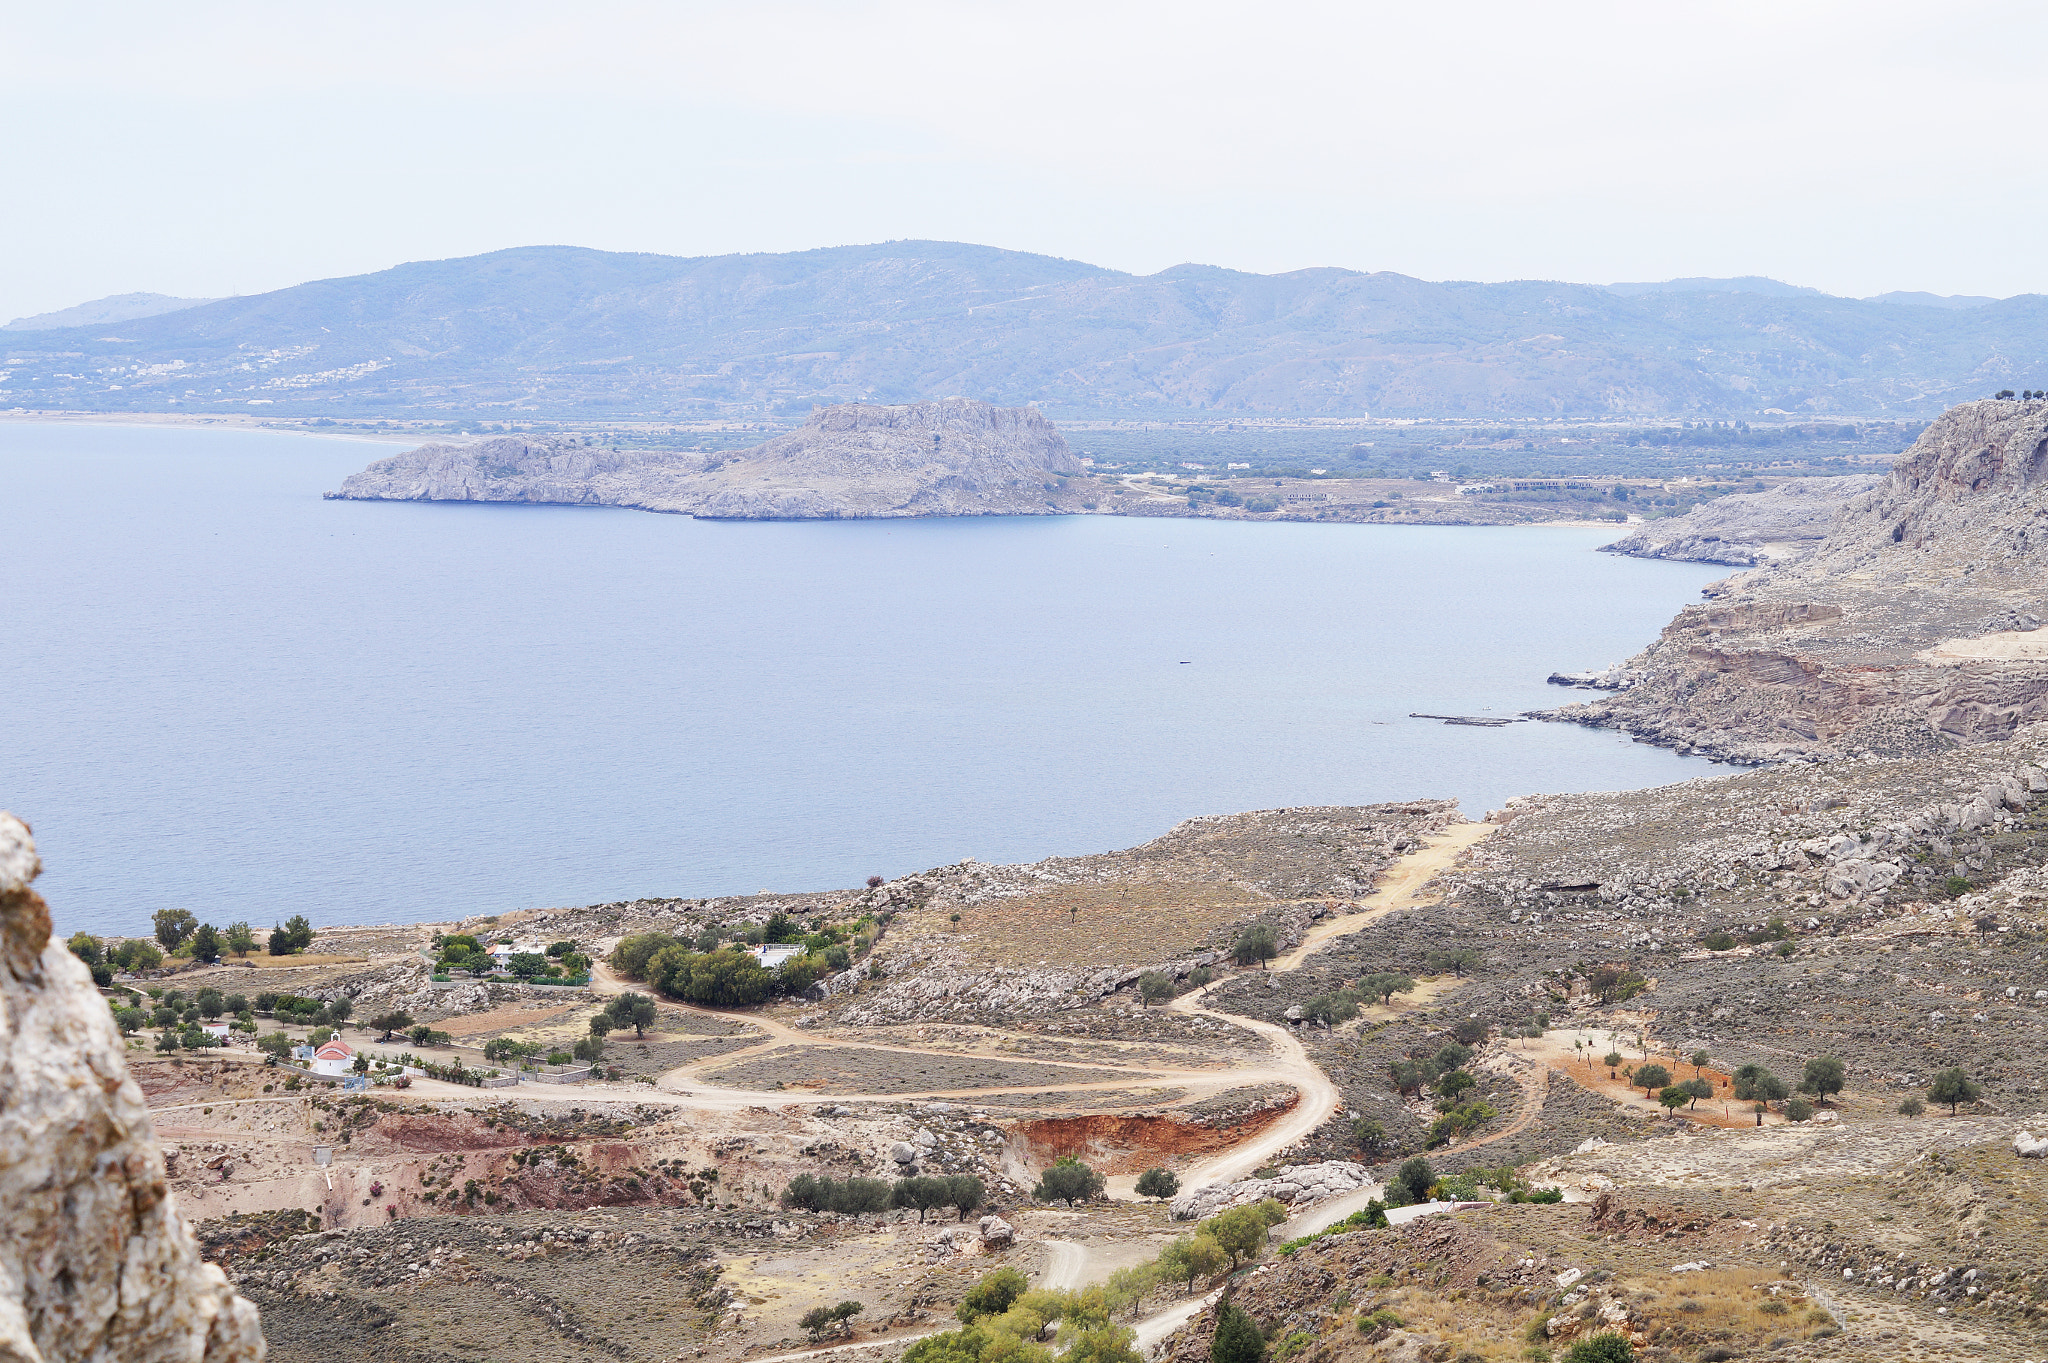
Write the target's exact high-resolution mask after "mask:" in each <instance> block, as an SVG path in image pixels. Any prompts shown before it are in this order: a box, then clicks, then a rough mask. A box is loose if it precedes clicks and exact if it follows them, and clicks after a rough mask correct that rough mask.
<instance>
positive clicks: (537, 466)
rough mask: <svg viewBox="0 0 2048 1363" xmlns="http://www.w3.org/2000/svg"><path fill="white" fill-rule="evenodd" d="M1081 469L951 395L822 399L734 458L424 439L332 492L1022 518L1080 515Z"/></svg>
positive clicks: (544, 440) (1002, 418) (1036, 419)
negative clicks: (896, 401) (882, 403)
mask: <svg viewBox="0 0 2048 1363" xmlns="http://www.w3.org/2000/svg"><path fill="white" fill-rule="evenodd" d="M1081 471H1082V470H1081V463H1080V461H1079V460H1078V459H1076V458H1075V457H1074V456H1073V454H1072V452H1070V451H1069V450H1068V449H1067V442H1066V441H1065V440H1063V439H1062V438H1061V437H1060V433H1059V432H1058V431H1056V430H1054V429H1053V427H1052V423H1050V422H1048V421H1047V420H1046V419H1045V418H1044V417H1043V416H1040V415H1039V414H1038V412H1037V411H1036V410H1034V409H1032V408H1029V407H994V406H991V405H990V404H988V403H986V402H977V401H974V400H972V399H969V398H947V399H945V400H944V401H940V402H919V403H913V404H910V405H908V406H901V407H876V406H869V405H866V404H861V403H845V404H842V405H840V406H836V407H822V408H818V409H817V410H815V411H813V412H812V413H811V416H810V419H809V420H808V421H806V422H804V424H803V425H802V426H801V427H799V428H798V429H797V430H794V431H791V432H789V433H788V434H787V435H781V436H777V437H775V438H774V439H773V440H770V441H768V442H767V443H765V444H762V445H756V446H754V447H753V448H752V449H747V450H740V451H738V452H736V453H726V454H714V455H702V454H679V453H668V452H645V453H624V452H621V451H618V450H610V449H597V448H592V447H591V446H589V445H586V444H584V443H583V442H582V441H581V440H577V439H565V438H561V437H541V438H528V437H523V436H501V437H499V438H497V439H494V440H486V441H483V442H482V443H480V444H475V445H426V446H423V447H421V448H419V449H416V450H411V451H408V452H407V453H405V454H401V455H395V456H393V457H392V458H390V459H380V460H378V461H377V462H376V463H374V464H372V465H370V466H369V467H368V468H367V469H364V470H363V471H362V472H361V473H358V474H356V475H354V476H353V477H351V478H349V479H348V480H347V481H346V482H344V483H343V484H342V486H341V490H340V491H339V492H331V493H329V494H327V495H328V496H329V497H333V498H341V499H345V500H360V501H411V502H535V503H550V504H566V505H571V506H622V507H636V508H639V509H641V510H644V511H671V512H681V513H684V514H687V515H692V516H704V517H716V518H719V519H727V520H831V519H837V518H843V517H844V518H860V519H866V518H875V517H888V516H985V515H1002V516H1031V515H1044V514H1047V513H1055V512H1061V511H1074V510H1079V509H1080V499H1081V496H1082V495H1083V494H1081V493H1080V492H1079V491H1078V490H1072V489H1069V488H1067V487H1065V486H1064V485H1063V484H1064V480H1066V479H1067V478H1069V477H1071V476H1073V475H1074V474H1077V473H1080V472H1081Z"/></svg>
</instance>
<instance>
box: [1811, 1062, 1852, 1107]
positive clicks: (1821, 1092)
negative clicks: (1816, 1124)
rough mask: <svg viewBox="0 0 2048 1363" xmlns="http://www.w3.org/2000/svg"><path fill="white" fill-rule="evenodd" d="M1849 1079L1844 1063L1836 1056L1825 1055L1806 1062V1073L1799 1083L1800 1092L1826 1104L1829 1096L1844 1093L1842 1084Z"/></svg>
mask: <svg viewBox="0 0 2048 1363" xmlns="http://www.w3.org/2000/svg"><path fill="white" fill-rule="evenodd" d="M1847 1078H1848V1070H1847V1068H1846V1067H1845V1066H1844V1065H1843V1064H1842V1062H1841V1061H1839V1060H1837V1059H1836V1058H1835V1057H1834V1056H1831V1055H1824V1056H1822V1057H1820V1058H1819V1059H1818V1060H1809V1061H1807V1062H1806V1073H1805V1075H1804V1076H1803V1077H1802V1078H1801V1079H1800V1081H1799V1091H1800V1092H1801V1093H1810V1094H1812V1095H1813V1096H1814V1097H1816V1098H1818V1099H1820V1100H1821V1101H1822V1102H1826V1101H1827V1098H1828V1095H1829V1094H1833V1093H1840V1092H1841V1091H1842V1084H1843V1083H1844V1082H1845V1081H1846V1080H1847Z"/></svg>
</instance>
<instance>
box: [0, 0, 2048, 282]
mask: <svg viewBox="0 0 2048 1363" xmlns="http://www.w3.org/2000/svg"><path fill="white" fill-rule="evenodd" d="M1176 19H1177V20H1178V22H1177V23H1175V24H1173V25H1171V26H1167V25H1163V24H1161V23H1160V22H1159V20H1158V17H1157V13H1156V11H1152V10H1149V9H1145V8H1140V7H1137V6H1132V5H1121V6H1119V5H1110V6H1101V5H1091V6H1089V7H1087V8H1086V9H1082V8H1080V7H1078V6H1071V5H1070V6H1052V7H1037V8H1034V9H1032V10H1031V11H1029V12H1028V13H1025V12H1021V11H1019V12H1009V11H1003V10H997V9H987V8H978V7H965V6H954V5H943V4H932V3H896V4H852V5H847V4H818V3H802V2H800V0H796V2H788V3H779V4H767V5H745V6H742V5H735V4H723V3H719V4H693V5H685V6H662V7H655V6H645V5H638V4H627V3H613V4H599V5H596V6H590V7H583V8H580V9H579V10H578V11H577V13H576V14H575V15H573V16H569V15H565V14H564V13H563V12H562V11H560V10H559V9H557V8H553V7H546V6H541V5H538V4H532V3H507V4H500V5H493V6H491V7H489V8H485V7H483V6H481V5H477V4H471V3H451V4H448V5H444V6H437V7H435V8H434V9H432V10H430V11H418V10H416V9H413V8H408V7H401V6H397V5H393V4H388V3H387V4H369V5H365V6H362V7H358V8H352V9H351V10H350V11H348V12H347V13H346V14H340V13H333V14H330V13H323V12H317V11H296V10H278V9H270V8H262V7H256V6H248V5H242V4H233V3H222V2H221V0H212V2H211V3H199V4H195V5H192V6H186V7H181V8H179V9H177V10H175V11H165V10H159V9H155V8H151V7H146V6H142V5H138V4H132V3H117V4H115V5H112V6H111V7H104V8H102V9H98V10H93V11H89V12H87V11H66V10H63V9H61V8H59V9H48V8H46V9H41V10H29V9H21V10H17V11H15V12H13V13H12V14H10V15H9V16H7V17H5V18H4V19H0V72H4V74H5V77H6V93H5V94H4V95H0V108H5V110H6V112H7V114H8V116H9V121H10V124H11V125H12V126H13V127H14V128H16V129H19V130H21V131H20V133H19V134H18V135H17V137H16V138H15V140H14V143H13V145H12V147H11V148H10V149H11V151H12V152H13V153H14V155H13V158H12V165H11V170H12V172H13V175H12V181H13V187H14V190H15V194H16V201H17V202H19V203H22V204H27V205H32V206H33V208H34V211H29V212H17V213H15V214H12V215H10V216H9V219H8V221H7V223H6V224H5V225H4V226H0V248H4V259H6V261H7V262H8V269H7V270H6V272H5V274H4V276H0V316H5V317H9V318H18V317H26V316H32V315H35V314H38V313H43V312H49V311H54V310H57V309H60V308H65V307H70V306H73V305H76V304H78V303H80V302H84V301H87V300H92V299H98V298H103V297H106V296H109V295H116V294H123V293H132V292H144V291H146V292H155V293H165V294H171V295H176V296H181V297H221V296H227V295H232V294H238V293H239V294H256V293H263V292H268V291H270V290H272V289H276V288H280V287H285V286H288V285H290V284H294V283H299V282H302V281H305V280H311V279H321V278H334V277H341V276H349V275H356V274H362V273H367V272H371V271H374V270H378V269H382V268H386V267H389V266H391V265H395V264H398V263H401V262H405V261H419V260H433V259H447V258H453V257H459V256H466V255H474V254H479V253H482V252H487V251H491V250H495V249H501V248H505V247H510V246H516V245H521V244H528V243H535V242H564V243H573V244H578V245H586V246H590V247H592V248H594V249H602V250H624V251H647V252H654V253H659V254H668V255H681V256H705V255H722V254H728V253H733V252H739V251H763V252H781V251H790V250H798V249H807V248H811V247H816V246H818V245H820V244H822V243H828V242H872V241H887V240H896V239H906V238H914V239H929V240H945V241H965V242H977V243H983V244H988V245H994V246H1000V247H1004V248H1007V249H1016V250H1028V251H1033V252H1037V253H1042V254H1046V255H1052V256H1058V257H1063V258H1067V259H1074V260H1084V261H1088V262H1090V263H1092V264H1098V265H1102V266H1105V267H1109V268H1114V269H1118V270H1124V271H1129V272H1131V273H1135V274H1140V275H1143V274H1150V273H1154V272H1156V271H1158V270H1160V269H1163V268H1168V267H1170V266H1171V265H1173V264H1175V263H1177V262H1203V263H1208V264H1214V265H1218V266H1222V267H1225V268H1230V269H1237V270H1244V271H1247V272H1252V273H1260V274H1271V273H1278V272H1285V271H1288V270H1293V269H1301V268H1309V267H1314V266H1336V267H1341V268H1347V269H1357V270H1364V271H1373V270H1392V271H1396V272H1399V273H1402V274H1406V275H1411V276H1414V277H1416V278H1420V279H1429V280H1446V279H1454V280H1474V281H1499V280H1512V279H1542V280H1561V281H1574V282H1589V283H1601V282H1611V281H1639V280H1667V279H1673V278H1683V277H1688V276H1711V277H1734V276H1744V275H1761V276H1767V277H1770V278H1774V279H1780V280H1786V281H1790V282H1794V283H1799V284H1804V285H1809V286H1812V287H1815V288H1818V289H1821V290H1823V291H1825V292H1827V293H1831V294H1835V295H1838V296H1842V297H1868V296H1871V295H1875V294H1881V293H1886V292H1891V291H1905V292H1916V291H1924V292H1929V293H1935V294H1941V295H1949V294H1966V295H1987V296H1994V297H2005V296H2010V295H2013V294H2020V293H2031V292H2039V291H2041V290H2043V289H2044V288H2048V264H2043V263H2042V262H2041V261H2040V259H2039V253H2038V252H2036V251H2035V250H2033V240H2032V224H2033V223H2034V222H2036V221H2038V220H2039V218H2040V217H2041V212H2042V209H2043V207H2044V206H2048V205H2044V188H2043V184H2042V174H2041V172H2040V171H2039V170H2038V169H2037V168H2034V167H2032V166H2031V165H2030V164H2028V163H2025V162H2024V161H2023V160H2022V158H2020V157H2018V156H2016V155H2015V154H2014V152H2013V150H2012V147H2013V145H2016V143H2017V136H2016V134H2017V131H2018V130H2020V129H2023V128H2025V127H2027V126H2029V122H2028V117H2027V116H2028V114H2030V113H2031V101H2032V98H2033V90H2034V87H2035V84H2036V78H2035V76H2034V74H2033V72H2032V69H2031V61H2030V54H2031V51H2032V50H2033V49H2034V48H2035V46H2036V44H2035V43H2034V42H2033V41H2031V39H2033V38H2036V37H2039V36H2042V34H2043V33H2044V30H2048V19H2044V18H2043V17H2042V16H2041V15H2039V14H2038V13H2035V12H2032V11H2030V10H2027V9H2023V8H2020V7H2018V6H2013V5H2006V4H1991V3H1977V4H1964V5H1957V6H1948V7H1944V8H1943V9H1942V10H1940V11H1939V12H1923V11H1922V10H1920V9H1918V8H1915V7H1909V6H1904V5H1878V6H1868V5H1865V6H1858V7H1854V8H1851V7H1848V6H1846V5H1839V4H1809V5H1803V6H1797V7H1785V6H1774V7H1766V6H1760V5H1740V6H1731V7H1727V8H1724V9H1722V10H1720V11H1718V12H1716V13H1714V14H1713V15H1712V16H1710V17H1709V18H1705V19H1703V18H1702V17H1700V16H1698V15H1695V14H1692V13H1688V12H1679V11H1669V12H1665V11H1648V10H1642V9H1640V8H1630V7H1619V6H1611V5H1589V6H1582V7H1579V8H1577V9H1574V10H1568V11H1560V10H1532V9H1529V8H1527V7H1524V6H1515V5H1508V4H1500V3H1495V4H1482V5H1480V6H1478V7H1476V8H1468V9H1467V10H1462V11H1459V12H1457V13H1456V14H1450V13H1444V12H1415V11H1412V10H1410V9H1406V8H1400V7H1392V6H1381V7H1356V6H1349V7H1346V6H1336V5H1324V4H1298V5H1293V6H1288V7H1284V8H1281V9H1277V10H1275V9H1270V8H1268V9H1262V10H1261V11H1259V13H1258V14H1257V16H1256V21H1254V19H1253V17H1252V16H1251V15H1250V14H1249V13H1248V12H1246V11H1244V10H1242V9H1240V8H1238V7H1233V6H1222V5H1213V4H1212V5H1209V6H1205V7H1196V8H1193V9H1187V10H1183V11H1179V12H1177V14H1176ZM58 110H61V111H62V115H61V117H59V116H56V115H55V114H54V113H53V111H58ZM2000 128H2011V129H2013V130H2015V137H2013V138H2006V137H2002V136H2000V135H1998V132H1997V130H1998V129H2000Z"/></svg>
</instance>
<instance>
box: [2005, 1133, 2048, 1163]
mask: <svg viewBox="0 0 2048 1363" xmlns="http://www.w3.org/2000/svg"><path fill="white" fill-rule="evenodd" d="M2012 1152H2013V1153H2014V1154H2015V1155H2018V1156H2019V1157H2020V1158H2021V1159H2048V1136H2036V1135H2035V1134H2034V1133H2033V1132H2031V1131H2022V1132H2020V1133H2019V1135H2017V1136H2014V1137H2013V1138H2012Z"/></svg>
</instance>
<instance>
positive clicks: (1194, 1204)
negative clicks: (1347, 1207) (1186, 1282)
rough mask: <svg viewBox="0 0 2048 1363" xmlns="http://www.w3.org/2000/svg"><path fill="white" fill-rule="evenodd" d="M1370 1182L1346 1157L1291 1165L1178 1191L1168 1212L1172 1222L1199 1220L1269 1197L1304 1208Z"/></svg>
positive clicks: (1362, 1169) (1365, 1171) (1368, 1175)
mask: <svg viewBox="0 0 2048 1363" xmlns="http://www.w3.org/2000/svg"><path fill="white" fill-rule="evenodd" d="M1372 1181H1373V1180H1372V1173H1371V1171H1369V1170H1368V1169H1367V1168H1366V1167H1365V1166H1364V1165H1362V1164H1353V1163H1351V1162H1350V1161H1349V1160H1326V1161H1324V1162H1323V1163H1321V1164H1292V1165H1289V1166H1287V1167H1286V1168H1284V1169H1282V1170H1281V1171H1280V1174H1279V1176H1278V1177H1277V1178H1248V1179H1243V1180H1241V1181H1239V1182H1237V1183H1217V1184H1212V1185H1211V1186H1209V1187H1207V1188H1196V1189H1193V1190H1192V1191H1190V1192H1185V1193H1182V1194H1181V1195H1180V1196H1179V1197H1177V1198H1175V1199H1174V1200H1173V1207H1172V1209H1171V1210H1170V1211H1169V1213H1168V1215H1169V1216H1170V1217H1171V1218H1172V1219H1173V1220H1175V1221H1200V1220H1202V1219H1203V1218H1204V1217H1210V1216H1214V1215H1216V1213H1218V1212H1221V1211H1228V1210H1229V1209H1230V1208H1232V1207H1245V1206H1250V1205H1251V1204H1252V1203H1254V1202H1263V1201H1265V1200H1266V1199H1267V1198H1269V1197H1270V1198H1273V1199H1275V1200H1276V1201H1279V1202H1284V1203H1286V1204H1287V1205H1289V1206H1291V1207H1305V1206H1307V1205H1308V1204H1309V1203H1311V1202H1320V1201H1322V1200H1323V1199H1324V1198H1326V1197H1336V1196H1337V1195H1339V1194H1340V1193H1350V1192H1356V1191H1357V1190H1358V1189H1360V1188H1363V1187H1365V1186H1366V1185H1368V1184H1370V1183H1371V1182H1372Z"/></svg>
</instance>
